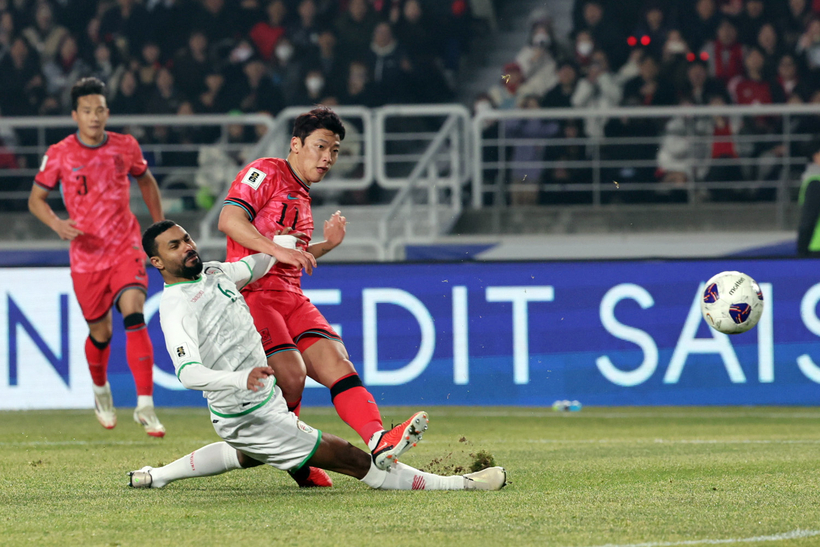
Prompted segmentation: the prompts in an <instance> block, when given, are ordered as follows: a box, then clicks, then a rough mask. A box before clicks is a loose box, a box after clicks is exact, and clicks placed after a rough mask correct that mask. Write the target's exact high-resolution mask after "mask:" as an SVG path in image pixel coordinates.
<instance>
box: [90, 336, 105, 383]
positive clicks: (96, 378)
mask: <svg viewBox="0 0 820 547" xmlns="http://www.w3.org/2000/svg"><path fill="white" fill-rule="evenodd" d="M101 345H102V344H100V343H98V342H97V341H96V340H92V339H91V337H90V336H89V337H88V338H86V339H85V359H86V360H87V361H88V371H89V372H90V373H91V381H92V382H94V385H95V386H104V385H105V382H106V380H107V377H106V374H105V372H106V370H107V369H108V354H110V353H111V346H110V345H109V344H108V343H107V342H106V344H105V347H103V348H102V349H100V346H101Z"/></svg>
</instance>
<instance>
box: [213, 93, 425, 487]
mask: <svg viewBox="0 0 820 547" xmlns="http://www.w3.org/2000/svg"><path fill="white" fill-rule="evenodd" d="M344 135H345V129H344V125H343V124H342V122H341V120H340V119H339V117H338V116H337V115H336V114H335V113H334V112H332V111H331V110H330V109H327V108H322V107H320V108H316V109H314V110H311V111H310V112H307V113H305V114H302V115H301V116H299V117H298V118H297V119H296V122H295V123H294V127H293V136H292V137H291V141H290V153H289V154H288V157H287V160H283V159H279V158H262V159H258V160H256V161H254V162H252V163H250V164H249V165H248V166H247V167H245V168H244V169H243V170H242V171H240V172H239V174H238V175H237V177H236V179H235V180H234V181H233V184H232V185H231V189H230V191H229V192H228V196H227V198H226V199H225V203H224V205H223V208H222V212H221V214H220V217H219V229H220V230H221V231H223V232H224V233H225V234H226V235H227V236H228V258H227V260H228V261H235V260H239V259H240V258H242V257H244V256H247V255H250V254H253V253H257V252H262V253H267V254H270V255H273V256H275V257H276V258H277V259H279V260H280V262H279V263H277V264H276V265H275V266H274V267H273V268H271V270H270V272H269V273H268V274H267V275H266V276H265V277H263V278H262V279H260V280H259V281H257V282H254V283H251V284H250V285H248V286H247V287H246V288H245V289H244V290H243V294H244V296H245V300H246V302H247V304H248V307H249V308H250V311H251V315H252V316H253V319H254V323H255V325H256V328H257V330H258V331H259V334H260V335H261V336H262V344H263V346H264V348H265V353H266V355H267V357H268V364H269V366H270V367H271V368H273V370H274V371H276V379H277V383H278V385H279V387H280V388H281V389H282V393H283V394H284V398H285V401H286V403H287V405H288V409H289V410H291V411H293V412H295V413H297V414H298V412H299V406H300V403H301V400H302V391H303V390H304V386H305V376H310V377H311V378H313V379H314V380H316V381H317V382H319V383H321V384H322V385H324V386H326V387H328V388H330V395H331V399H332V401H333V405H334V406H335V407H336V412H337V413H338V414H339V416H340V417H341V418H342V420H344V422H345V423H347V424H348V425H349V426H350V427H352V428H353V429H354V430H355V431H356V433H358V434H359V436H361V438H362V440H363V441H364V442H365V443H366V444H367V445H368V447H369V449H370V450H371V453H372V454H373V461H374V462H375V464H376V465H377V466H378V467H379V468H382V469H387V468H389V467H390V466H391V465H392V463H393V462H395V461H396V458H397V457H398V456H400V455H401V454H402V453H403V452H404V451H405V450H407V448H409V446H410V444H409V443H408V442H407V440H406V438H407V435H406V430H407V429H408V428H409V427H410V424H411V422H412V421H413V420H414V419H416V418H417V416H418V415H419V414H421V413H416V414H414V415H413V416H412V417H411V418H410V419H409V420H408V421H406V422H404V423H403V424H401V425H399V426H397V427H395V428H393V429H391V430H390V431H385V429H384V427H383V425H382V419H381V414H380V413H379V407H378V405H377V404H376V400H375V397H373V395H371V394H370V393H369V392H368V391H367V389H365V387H364V385H363V384H362V381H361V379H360V378H359V375H358V374H357V373H356V369H355V367H354V366H353V363H351V362H350V357H349V356H348V353H347V349H346V348H345V346H344V344H343V343H342V340H341V338H340V337H339V335H338V334H336V332H334V330H333V329H332V328H331V327H330V325H329V324H328V322H327V321H326V320H325V318H324V317H323V316H322V314H321V313H320V312H319V310H317V309H316V306H314V305H313V304H312V303H311V302H310V300H309V299H308V298H307V297H306V296H305V295H304V294H303V293H302V287H301V275H302V268H301V267H300V265H301V266H302V267H305V271H307V272H308V273H311V268H312V266H313V265H315V261H314V260H313V259H314V258H319V257H321V256H322V255H324V254H326V253H328V252H330V251H331V250H332V249H333V248H335V247H336V246H337V245H339V244H340V243H341V242H342V240H343V239H344V235H345V222H346V221H345V218H344V217H343V216H341V214H340V213H339V212H337V213H335V214H334V215H333V216H332V217H331V218H330V220H328V221H326V222H325V224H324V236H325V239H324V240H323V241H321V242H318V243H310V237H311V235H312V233H313V217H312V216H311V211H310V202H311V198H310V188H311V185H312V184H315V183H317V182H320V181H321V180H322V179H323V178H324V176H325V175H326V174H327V172H328V171H329V170H330V168H331V167H333V164H334V163H335V162H336V159H337V157H338V153H339V147H340V145H341V141H342V139H344ZM283 230H293V231H294V232H296V233H298V232H301V234H304V238H303V240H302V242H301V247H302V248H303V249H304V250H303V251H301V252H305V251H307V257H308V260H307V261H304V260H303V259H304V257H300V258H301V259H302V261H301V262H299V263H297V261H296V260H292V261H290V262H289V264H290V265H288V264H283V263H282V262H288V261H286V260H284V259H282V258H280V256H284V254H283V251H288V250H289V249H283V248H282V247H279V246H278V245H276V244H274V243H273V242H272V238H273V236H274V235H276V234H278V233H281V232H282V231H283ZM289 251H291V252H294V251H293V250H289ZM289 258H292V257H289ZM294 266H296V267H294ZM297 482H298V479H297Z"/></svg>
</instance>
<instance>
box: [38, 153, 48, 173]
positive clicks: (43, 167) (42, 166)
mask: <svg viewBox="0 0 820 547" xmlns="http://www.w3.org/2000/svg"><path fill="white" fill-rule="evenodd" d="M47 163H48V156H46V155H43V161H41V162H40V171H45V170H46V164H47Z"/></svg>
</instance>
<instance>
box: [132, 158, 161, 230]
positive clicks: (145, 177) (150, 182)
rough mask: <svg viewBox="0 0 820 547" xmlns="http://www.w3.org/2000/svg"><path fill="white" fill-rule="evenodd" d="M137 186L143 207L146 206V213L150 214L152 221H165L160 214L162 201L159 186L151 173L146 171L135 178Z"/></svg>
mask: <svg viewBox="0 0 820 547" xmlns="http://www.w3.org/2000/svg"><path fill="white" fill-rule="evenodd" d="M137 184H139V185H140V192H142V199H143V201H145V205H147V206H148V212H149V213H151V218H152V219H153V221H154V222H159V221H160V220H165V215H164V214H163V212H162V200H161V199H160V196H159V185H158V184H157V179H155V178H154V175H152V174H151V171H149V170H148V169H146V170H145V173H143V174H142V175H140V176H139V177H137Z"/></svg>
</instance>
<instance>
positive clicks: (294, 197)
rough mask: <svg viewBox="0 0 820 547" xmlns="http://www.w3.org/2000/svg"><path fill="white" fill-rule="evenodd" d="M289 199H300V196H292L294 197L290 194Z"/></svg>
mask: <svg viewBox="0 0 820 547" xmlns="http://www.w3.org/2000/svg"><path fill="white" fill-rule="evenodd" d="M288 199H299V196H292V195H290V194H288Z"/></svg>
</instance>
